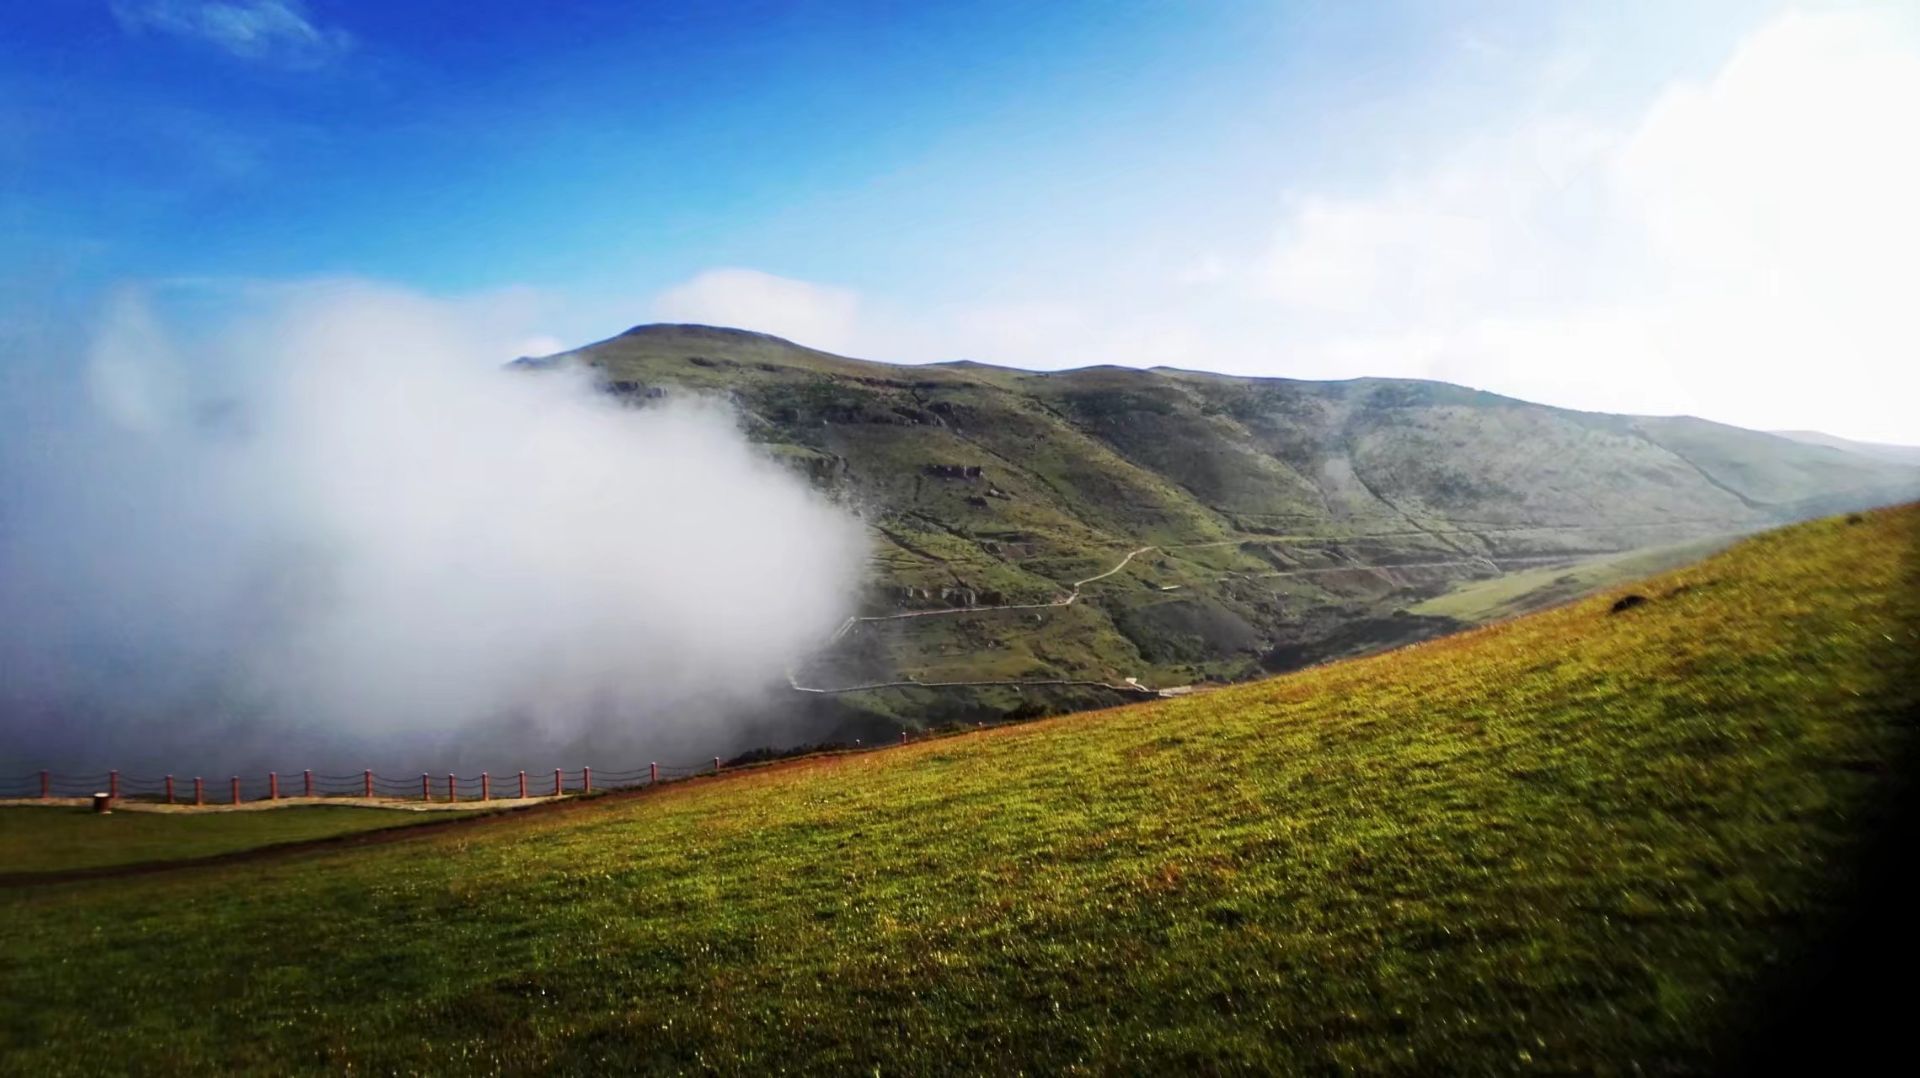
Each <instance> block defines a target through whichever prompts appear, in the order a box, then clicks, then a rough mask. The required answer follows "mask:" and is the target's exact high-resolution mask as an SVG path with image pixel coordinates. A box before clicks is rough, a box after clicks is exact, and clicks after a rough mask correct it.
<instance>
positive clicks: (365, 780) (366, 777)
mask: <svg viewBox="0 0 1920 1078" xmlns="http://www.w3.org/2000/svg"><path fill="white" fill-rule="evenodd" d="M360 782H361V784H362V786H361V788H362V789H364V790H366V791H367V796H368V797H372V796H373V771H372V770H371V769H369V770H366V771H362V772H360Z"/></svg>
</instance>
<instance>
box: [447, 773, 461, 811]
mask: <svg viewBox="0 0 1920 1078" xmlns="http://www.w3.org/2000/svg"><path fill="white" fill-rule="evenodd" d="M458 800H460V790H459V789H458V788H457V787H455V786H454V784H453V776H452V775H451V774H449V775H448V776H447V804H449V805H451V804H453V803H454V802H455V801H458Z"/></svg>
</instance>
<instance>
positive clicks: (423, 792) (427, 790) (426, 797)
mask: <svg viewBox="0 0 1920 1078" xmlns="http://www.w3.org/2000/svg"><path fill="white" fill-rule="evenodd" d="M430 781H432V780H431V779H429V778H427V775H426V772H424V771H423V772H421V773H420V800H422V801H431V800H433V787H431V786H428V785H427V783H428V782H430Z"/></svg>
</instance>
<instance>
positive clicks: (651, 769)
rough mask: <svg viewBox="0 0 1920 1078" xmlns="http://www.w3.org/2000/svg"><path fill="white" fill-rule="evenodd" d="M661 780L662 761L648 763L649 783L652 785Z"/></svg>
mask: <svg viewBox="0 0 1920 1078" xmlns="http://www.w3.org/2000/svg"><path fill="white" fill-rule="evenodd" d="M659 781H660V762H659V761H658V760H656V761H654V762H653V763H650V764H648V765H647V784H648V785H652V784H653V783H656V782H659Z"/></svg>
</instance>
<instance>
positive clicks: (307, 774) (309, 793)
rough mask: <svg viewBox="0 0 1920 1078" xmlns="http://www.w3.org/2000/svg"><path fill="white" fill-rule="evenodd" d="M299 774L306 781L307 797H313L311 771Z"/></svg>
mask: <svg viewBox="0 0 1920 1078" xmlns="http://www.w3.org/2000/svg"><path fill="white" fill-rule="evenodd" d="M300 774H301V776H302V777H304V778H305V779H306V785H307V796H308V797H312V796H313V769H312V768H308V769H306V770H305V771H302V772H300Z"/></svg>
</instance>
